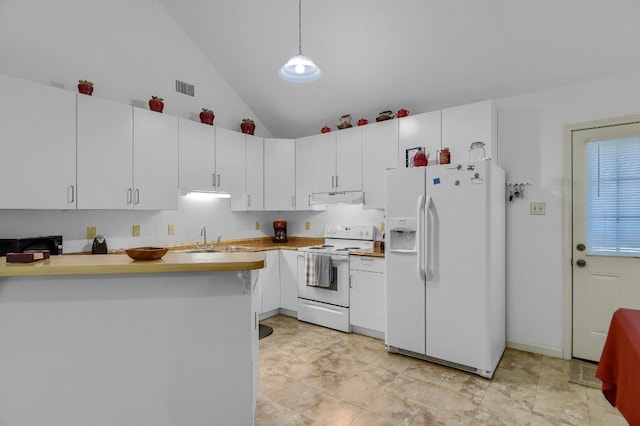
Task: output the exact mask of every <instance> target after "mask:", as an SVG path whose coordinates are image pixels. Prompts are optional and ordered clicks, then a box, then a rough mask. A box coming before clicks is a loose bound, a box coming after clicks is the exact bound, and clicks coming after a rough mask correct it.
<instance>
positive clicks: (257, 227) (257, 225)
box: [256, 221, 260, 230]
mask: <svg viewBox="0 0 640 426" xmlns="http://www.w3.org/2000/svg"><path fill="white" fill-rule="evenodd" d="M258 229H260V222H259V221H256V230H258Z"/></svg>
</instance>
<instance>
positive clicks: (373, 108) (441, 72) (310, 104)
mask: <svg viewBox="0 0 640 426" xmlns="http://www.w3.org/2000/svg"><path fill="white" fill-rule="evenodd" d="M159 2H160V3H161V4H162V5H163V6H164V7H165V8H166V10H167V11H168V13H169V14H170V15H171V16H172V17H173V18H174V19H175V21H176V22H177V23H178V25H180V26H181V27H182V28H183V29H184V31H185V32H186V33H187V35H188V36H189V37H190V38H191V39H192V40H193V42H194V43H195V44H196V45H197V46H198V48H199V49H200V50H201V51H202V52H203V54H204V55H206V57H208V59H209V60H210V61H211V63H213V65H214V66H215V67H216V68H217V69H218V70H219V72H220V73H221V74H222V76H223V77H224V78H225V79H226V80H227V81H228V83H229V84H230V85H231V86H232V87H233V88H234V89H235V90H236V92H237V93H238V94H239V95H240V96H241V97H242V98H243V99H244V101H245V102H246V103H247V104H248V105H249V107H250V108H251V109H252V110H253V111H254V112H255V114H256V115H257V116H258V117H259V119H260V120H261V121H262V122H263V123H264V124H265V126H266V127H267V128H268V129H269V131H270V132H271V133H272V134H273V136H274V137H284V138H295V137H300V136H306V135H310V134H314V133H319V131H320V128H321V127H322V126H324V125H329V126H330V127H332V128H333V129H335V126H336V124H338V119H339V117H340V116H341V115H343V114H351V116H352V117H353V120H354V123H355V121H357V119H359V118H360V117H365V118H367V119H369V121H374V120H375V117H376V116H377V115H378V113H379V112H380V111H384V110H392V111H396V110H398V109H400V108H406V109H408V110H409V111H411V113H420V112H426V111H431V110H436V109H440V108H445V107H449V106H454V105H461V104H466V103H470V102H475V101H479V100H484V99H491V98H499V97H505V96H511V95H516V94H521V93H526V92H531V91H536V90H541V89H547V88H554V87H558V86H563V85H567V84H571V83H577V82H582V81H588V80H593V79H596V78H600V77H604V76H608V75H613V74H617V73H624V72H628V71H632V70H636V69H640V54H639V52H638V45H639V42H640V31H639V30H638V22H640V3H639V1H638V0H609V1H601V0H536V1H526V2H525V1H521V0H484V1H478V0H395V1H394V0H386V1H382V0H302V50H303V52H304V54H305V55H307V56H309V57H310V58H312V59H313V61H314V62H315V63H316V64H317V65H318V66H319V67H320V68H321V69H322V71H323V73H324V76H323V77H322V78H321V79H320V80H318V81H316V82H313V83H305V84H296V83H289V82H285V81H283V80H281V79H280V78H279V77H278V73H277V71H278V69H279V68H280V67H281V66H282V65H283V64H284V63H285V62H286V61H287V60H288V59H289V58H290V57H291V56H293V55H295V54H297V53H298V1H297V0H189V1H182V0H159Z"/></svg>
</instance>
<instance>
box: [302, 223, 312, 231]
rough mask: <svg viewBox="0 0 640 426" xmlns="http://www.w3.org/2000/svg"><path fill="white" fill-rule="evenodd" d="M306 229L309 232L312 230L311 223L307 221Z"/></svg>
mask: <svg viewBox="0 0 640 426" xmlns="http://www.w3.org/2000/svg"><path fill="white" fill-rule="evenodd" d="M304 229H306V230H307V231H308V230H309V229H311V221H309V220H307V221H306V222H305V223H304Z"/></svg>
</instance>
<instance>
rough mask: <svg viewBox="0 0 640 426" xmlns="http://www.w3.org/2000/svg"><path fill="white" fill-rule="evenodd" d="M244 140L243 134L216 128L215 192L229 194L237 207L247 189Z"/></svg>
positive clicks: (241, 202)
mask: <svg viewBox="0 0 640 426" xmlns="http://www.w3.org/2000/svg"><path fill="white" fill-rule="evenodd" d="M245 140H246V139H245V135H244V133H240V132H234V131H232V130H228V129H223V128H221V127H216V190H217V191H222V192H228V193H230V194H231V199H232V201H231V204H232V205H233V204H234V203H238V207H239V206H241V205H242V204H243V203H244V201H243V200H244V198H245V193H246V187H247V180H246V179H247V177H246V167H247V165H246V143H245ZM234 198H235V200H234Z"/></svg>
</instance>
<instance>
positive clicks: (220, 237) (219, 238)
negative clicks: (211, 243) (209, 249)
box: [218, 235, 222, 247]
mask: <svg viewBox="0 0 640 426" xmlns="http://www.w3.org/2000/svg"><path fill="white" fill-rule="evenodd" d="M221 239H222V235H218V247H220V240H221Z"/></svg>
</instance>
